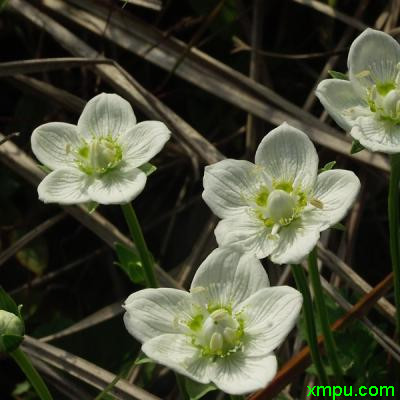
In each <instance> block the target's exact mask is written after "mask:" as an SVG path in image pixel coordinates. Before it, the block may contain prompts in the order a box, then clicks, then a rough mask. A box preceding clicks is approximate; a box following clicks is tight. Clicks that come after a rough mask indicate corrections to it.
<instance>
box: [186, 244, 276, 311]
mask: <svg viewBox="0 0 400 400" xmlns="http://www.w3.org/2000/svg"><path fill="white" fill-rule="evenodd" d="M268 286H269V280H268V276H267V273H266V272H265V270H264V268H263V266H262V265H261V263H260V261H259V260H258V259H257V258H256V257H255V256H254V255H252V254H243V253H240V252H237V251H235V250H233V249H220V248H218V249H215V250H214V251H213V252H212V253H211V254H210V255H209V256H208V257H207V258H206V259H205V260H204V261H203V263H202V264H201V265H200V267H199V268H198V270H197V272H196V274H195V276H194V278H193V281H192V285H191V289H193V288H197V287H200V288H205V289H206V290H205V291H204V292H203V293H204V294H205V296H206V298H207V301H208V303H212V304H220V305H228V304H229V305H232V306H233V308H234V307H235V306H236V305H237V304H239V303H240V302H242V301H243V300H245V299H247V298H248V297H249V296H251V295H252V294H253V293H255V292H257V291H258V290H260V289H262V288H265V287H268ZM200 293H202V292H200ZM193 296H196V293H195V291H193Z"/></svg>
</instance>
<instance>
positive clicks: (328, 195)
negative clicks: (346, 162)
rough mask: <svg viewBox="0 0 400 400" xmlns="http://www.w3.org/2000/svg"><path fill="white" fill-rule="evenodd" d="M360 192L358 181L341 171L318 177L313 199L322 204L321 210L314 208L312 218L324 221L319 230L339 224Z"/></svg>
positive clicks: (325, 173)
mask: <svg viewBox="0 0 400 400" xmlns="http://www.w3.org/2000/svg"><path fill="white" fill-rule="evenodd" d="M359 190H360V180H359V179H358V178H357V176H356V175H355V174H354V173H353V172H351V171H346V170H343V169H334V170H331V171H325V172H322V173H321V174H319V175H318V179H317V184H316V186H315V190H314V194H313V197H314V198H315V199H317V200H319V201H320V202H321V203H322V209H318V208H314V210H313V218H314V219H315V220H320V221H325V222H326V224H324V225H323V226H322V227H321V230H324V229H327V228H328V227H330V226H332V225H334V224H336V223H337V222H339V221H340V220H341V219H342V218H343V217H344V216H345V215H346V213H347V211H348V209H349V208H350V207H351V206H352V204H353V203H354V200H355V198H356V197H357V194H358V191H359Z"/></svg>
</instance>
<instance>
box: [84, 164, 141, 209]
mask: <svg viewBox="0 0 400 400" xmlns="http://www.w3.org/2000/svg"><path fill="white" fill-rule="evenodd" d="M146 179H147V178H146V174H145V173H144V172H143V171H141V170H140V169H138V168H116V169H114V170H112V171H110V172H107V173H106V174H104V175H102V176H100V177H98V178H96V179H95V180H94V181H93V183H92V184H91V185H90V186H89V188H88V193H89V196H90V199H91V200H93V201H95V202H97V203H99V204H125V203H129V202H130V201H132V200H133V199H134V198H136V197H137V196H138V195H139V194H140V193H141V192H142V190H143V189H144V187H145V185H146Z"/></svg>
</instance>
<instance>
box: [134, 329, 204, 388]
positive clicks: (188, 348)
mask: <svg viewBox="0 0 400 400" xmlns="http://www.w3.org/2000/svg"><path fill="white" fill-rule="evenodd" d="M142 350H143V352H144V353H145V354H146V355H147V356H148V357H150V358H151V359H153V360H154V361H156V362H157V363H159V364H162V365H165V366H166V367H168V368H171V369H173V370H174V371H176V372H178V373H179V374H182V375H185V376H187V377H189V378H191V379H193V380H195V381H197V382H200V383H209V382H210V378H209V367H210V362H209V359H207V358H204V357H201V351H200V350H199V349H197V348H196V347H195V346H193V345H192V343H191V338H190V337H188V336H186V335H176V334H165V335H161V336H157V337H154V338H153V339H150V340H148V341H146V342H145V343H144V344H143V346H142Z"/></svg>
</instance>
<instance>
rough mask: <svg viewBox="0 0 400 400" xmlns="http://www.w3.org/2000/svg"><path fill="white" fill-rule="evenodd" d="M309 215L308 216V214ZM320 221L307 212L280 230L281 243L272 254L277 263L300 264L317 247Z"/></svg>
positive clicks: (273, 260)
mask: <svg viewBox="0 0 400 400" xmlns="http://www.w3.org/2000/svg"><path fill="white" fill-rule="evenodd" d="M307 217H308V216H307ZM320 225H322V223H320V222H319V221H313V219H312V217H311V216H310V217H308V218H306V214H305V213H303V216H302V217H301V218H299V219H297V220H295V221H293V222H292V223H290V224H289V225H287V226H284V227H282V228H281V229H280V230H279V243H278V245H277V247H276V248H275V249H274V250H273V252H272V254H271V257H270V258H271V261H272V262H274V263H276V264H298V263H299V262H301V261H302V260H303V259H304V258H305V257H306V256H307V255H308V254H309V253H310V251H311V250H312V249H313V248H314V247H315V245H316V244H317V242H318V239H319V232H320V229H319V228H320Z"/></svg>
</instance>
